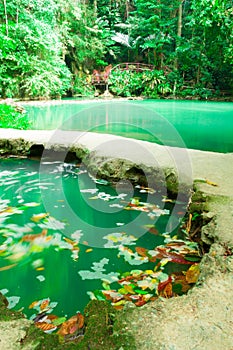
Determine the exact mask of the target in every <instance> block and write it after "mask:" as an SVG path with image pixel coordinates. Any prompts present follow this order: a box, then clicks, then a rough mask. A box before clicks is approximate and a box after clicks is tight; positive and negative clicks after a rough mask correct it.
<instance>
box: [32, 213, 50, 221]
mask: <svg viewBox="0 0 233 350" xmlns="http://www.w3.org/2000/svg"><path fill="white" fill-rule="evenodd" d="M47 216H49V213H41V214H35V215H33V216H32V217H31V220H32V221H34V222H38V221H40V220H41V219H44V218H46V217H47Z"/></svg>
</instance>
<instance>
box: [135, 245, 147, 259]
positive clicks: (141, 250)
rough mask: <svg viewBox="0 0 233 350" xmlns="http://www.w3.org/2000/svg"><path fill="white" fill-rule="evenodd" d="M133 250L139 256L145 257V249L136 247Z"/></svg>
mask: <svg viewBox="0 0 233 350" xmlns="http://www.w3.org/2000/svg"><path fill="white" fill-rule="evenodd" d="M135 250H136V252H137V253H138V254H139V255H141V256H143V257H147V249H146V248H143V247H136V248H135Z"/></svg>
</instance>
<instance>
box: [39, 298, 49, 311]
mask: <svg viewBox="0 0 233 350" xmlns="http://www.w3.org/2000/svg"><path fill="white" fill-rule="evenodd" d="M49 302H50V300H49V299H46V300H43V301H42V303H41V304H40V310H41V311H43V310H45V309H46V308H47V307H48V306H49Z"/></svg>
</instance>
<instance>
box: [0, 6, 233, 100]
mask: <svg viewBox="0 0 233 350" xmlns="http://www.w3.org/2000/svg"><path fill="white" fill-rule="evenodd" d="M121 63H140V64H142V65H143V64H145V65H146V66H147V67H149V66H150V67H151V69H145V70H142V71H140V72H138V71H136V70H126V69H125V70H123V69H120V68H117V66H118V67H121V65H120V64H121ZM232 66H233V7H232V0H115V1H112V0H2V1H1V3H0V98H20V99H49V98H61V97H65V96H70V97H73V96H92V95H93V96H94V94H95V92H96V85H94V84H93V71H98V72H103V71H104V69H105V67H112V72H111V74H110V75H109V77H108V88H109V91H110V93H111V94H112V95H115V96H126V97H129V96H145V97H150V98H166V97H168V96H172V97H179V98H199V99H210V98H218V97H219V98H220V97H222V98H224V97H225V98H226V96H228V97H229V96H231V95H232V89H233V74H232Z"/></svg>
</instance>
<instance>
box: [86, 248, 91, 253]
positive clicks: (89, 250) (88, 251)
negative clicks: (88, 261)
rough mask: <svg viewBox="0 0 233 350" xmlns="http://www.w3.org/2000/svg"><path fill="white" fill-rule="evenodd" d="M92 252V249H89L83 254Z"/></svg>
mask: <svg viewBox="0 0 233 350" xmlns="http://www.w3.org/2000/svg"><path fill="white" fill-rule="evenodd" d="M92 251H93V249H92V248H89V249H86V250H85V253H90V252H92Z"/></svg>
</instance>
